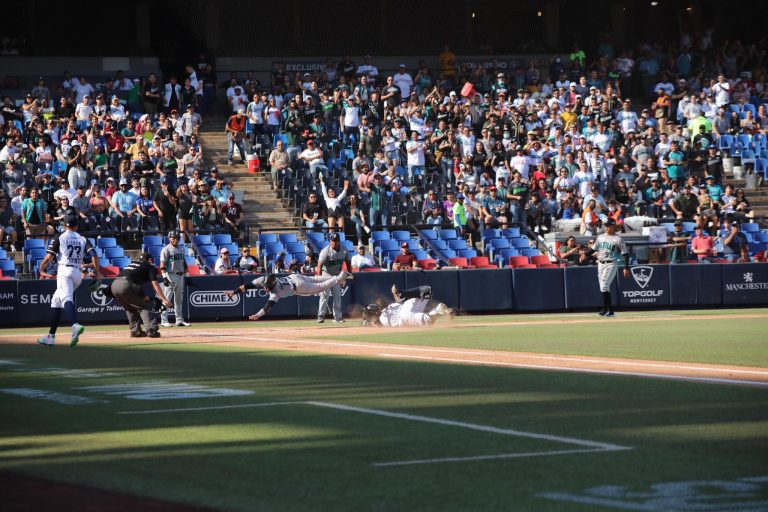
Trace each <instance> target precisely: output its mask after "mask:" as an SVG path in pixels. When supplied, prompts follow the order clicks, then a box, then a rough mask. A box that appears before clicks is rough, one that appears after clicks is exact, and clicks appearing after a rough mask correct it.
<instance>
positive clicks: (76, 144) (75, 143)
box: [72, 140, 80, 146]
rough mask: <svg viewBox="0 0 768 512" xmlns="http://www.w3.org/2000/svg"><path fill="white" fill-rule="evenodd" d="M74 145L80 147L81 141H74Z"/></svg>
mask: <svg viewBox="0 0 768 512" xmlns="http://www.w3.org/2000/svg"><path fill="white" fill-rule="evenodd" d="M72 145H73V146H79V145H80V141H79V140H74V141H72Z"/></svg>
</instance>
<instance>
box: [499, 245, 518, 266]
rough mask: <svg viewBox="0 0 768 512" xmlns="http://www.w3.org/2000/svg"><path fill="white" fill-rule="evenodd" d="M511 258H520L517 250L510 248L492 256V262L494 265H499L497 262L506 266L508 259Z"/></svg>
mask: <svg viewBox="0 0 768 512" xmlns="http://www.w3.org/2000/svg"><path fill="white" fill-rule="evenodd" d="M512 256H520V253H519V252H518V250H517V249H512V248H506V249H501V250H499V251H498V253H496V254H494V256H493V262H494V263H496V264H497V265H498V264H499V262H502V263H503V264H504V265H506V263H507V262H508V261H509V258H511V257H512Z"/></svg>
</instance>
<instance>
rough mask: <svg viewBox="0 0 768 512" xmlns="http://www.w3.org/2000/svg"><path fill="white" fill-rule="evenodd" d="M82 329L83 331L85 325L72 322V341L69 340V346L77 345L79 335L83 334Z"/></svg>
mask: <svg viewBox="0 0 768 512" xmlns="http://www.w3.org/2000/svg"><path fill="white" fill-rule="evenodd" d="M83 331H85V327H83V326H82V325H80V324H73V325H72V341H70V342H69V346H70V347H74V346H75V345H77V342H78V341H80V335H81V334H83Z"/></svg>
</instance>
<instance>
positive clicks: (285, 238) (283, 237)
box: [278, 233, 299, 246]
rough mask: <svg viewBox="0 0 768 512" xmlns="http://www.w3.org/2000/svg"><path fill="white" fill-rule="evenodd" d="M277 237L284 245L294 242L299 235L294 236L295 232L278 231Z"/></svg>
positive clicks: (297, 239)
mask: <svg viewBox="0 0 768 512" xmlns="http://www.w3.org/2000/svg"><path fill="white" fill-rule="evenodd" d="M278 238H279V239H280V242H282V243H283V244H285V245H286V246H287V245H288V244H290V243H295V242H298V241H299V237H297V236H296V233H280V235H278Z"/></svg>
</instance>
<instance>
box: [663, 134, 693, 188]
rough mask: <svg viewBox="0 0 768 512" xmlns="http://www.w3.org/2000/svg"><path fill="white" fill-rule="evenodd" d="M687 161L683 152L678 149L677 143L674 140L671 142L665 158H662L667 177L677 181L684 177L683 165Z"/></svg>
mask: <svg viewBox="0 0 768 512" xmlns="http://www.w3.org/2000/svg"><path fill="white" fill-rule="evenodd" d="M687 163H688V162H687V161H686V160H685V153H683V152H682V151H680V148H679V144H678V143H677V142H676V141H674V142H672V144H671V145H670V148H669V153H667V158H666V159H665V160H664V165H665V166H666V167H667V174H668V175H669V179H671V180H678V181H681V180H683V179H685V166H686V165H687Z"/></svg>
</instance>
